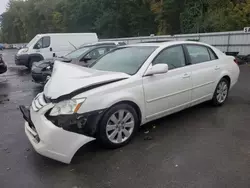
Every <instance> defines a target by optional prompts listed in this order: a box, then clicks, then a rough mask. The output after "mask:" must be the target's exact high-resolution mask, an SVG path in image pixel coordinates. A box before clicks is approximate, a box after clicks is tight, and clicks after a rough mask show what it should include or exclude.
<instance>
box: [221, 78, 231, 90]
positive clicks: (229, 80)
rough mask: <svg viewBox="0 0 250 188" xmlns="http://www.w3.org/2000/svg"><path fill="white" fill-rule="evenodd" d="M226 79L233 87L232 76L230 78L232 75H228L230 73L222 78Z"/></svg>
mask: <svg viewBox="0 0 250 188" xmlns="http://www.w3.org/2000/svg"><path fill="white" fill-rule="evenodd" d="M223 78H224V79H226V80H227V81H228V84H229V88H230V87H231V78H230V76H228V75H225V76H223V77H222V78H221V79H223Z"/></svg>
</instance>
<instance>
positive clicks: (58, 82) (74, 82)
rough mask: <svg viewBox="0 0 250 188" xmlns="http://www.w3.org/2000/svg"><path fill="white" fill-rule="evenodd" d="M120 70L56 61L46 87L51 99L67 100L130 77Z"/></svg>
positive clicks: (45, 91)
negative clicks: (93, 67)
mask: <svg viewBox="0 0 250 188" xmlns="http://www.w3.org/2000/svg"><path fill="white" fill-rule="evenodd" d="M129 77H130V75H128V74H125V73H120V72H106V71H99V70H95V69H90V68H85V67H81V66H78V65H74V64H68V63H63V62H60V61H55V64H54V68H53V72H52V76H51V78H50V80H49V81H48V82H47V84H46V85H45V87H44V94H45V96H46V97H47V98H50V99H51V100H59V99H60V100H66V99H70V98H72V97H73V96H76V95H78V94H80V93H82V92H84V91H87V90H90V89H94V88H96V87H100V86H102V85H105V84H109V83H112V82H115V81H119V80H122V79H126V78H129Z"/></svg>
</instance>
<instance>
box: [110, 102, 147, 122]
mask: <svg viewBox="0 0 250 188" xmlns="http://www.w3.org/2000/svg"><path fill="white" fill-rule="evenodd" d="M119 104H128V105H130V106H132V107H133V108H134V109H135V111H136V114H137V115H138V119H139V122H140V124H141V122H142V112H141V109H140V107H139V105H138V104H136V103H135V102H133V101H131V100H122V101H119V102H116V103H115V104H113V105H112V106H110V107H109V108H112V107H113V106H116V105H119Z"/></svg>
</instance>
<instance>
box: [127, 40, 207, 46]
mask: <svg viewBox="0 0 250 188" xmlns="http://www.w3.org/2000/svg"><path fill="white" fill-rule="evenodd" d="M177 44H198V45H206V46H208V44H205V43H201V42H194V41H167V42H162V41H159V42H157V41H155V42H151V41H150V42H148V43H137V44H129V45H126V46H152V47H168V46H172V45H177Z"/></svg>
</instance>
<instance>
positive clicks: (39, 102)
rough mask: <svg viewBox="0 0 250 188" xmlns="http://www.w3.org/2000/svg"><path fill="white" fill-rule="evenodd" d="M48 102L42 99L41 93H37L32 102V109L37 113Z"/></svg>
mask: <svg viewBox="0 0 250 188" xmlns="http://www.w3.org/2000/svg"><path fill="white" fill-rule="evenodd" d="M47 104H48V102H47V101H46V100H45V98H44V94H43V93H39V94H38V95H37V96H36V97H35V99H34V100H33V101H32V109H33V110H34V111H35V112H37V111H39V110H40V109H42V108H43V107H44V106H46V105H47Z"/></svg>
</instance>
